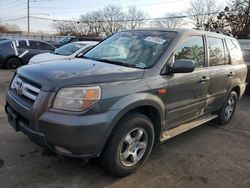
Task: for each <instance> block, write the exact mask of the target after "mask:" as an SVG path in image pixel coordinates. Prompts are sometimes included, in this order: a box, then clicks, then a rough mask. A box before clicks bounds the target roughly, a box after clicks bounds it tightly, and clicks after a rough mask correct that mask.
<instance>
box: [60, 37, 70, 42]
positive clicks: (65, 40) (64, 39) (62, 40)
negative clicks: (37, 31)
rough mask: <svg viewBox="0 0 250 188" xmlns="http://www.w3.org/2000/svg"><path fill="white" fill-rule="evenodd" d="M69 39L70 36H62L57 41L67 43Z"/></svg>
mask: <svg viewBox="0 0 250 188" xmlns="http://www.w3.org/2000/svg"><path fill="white" fill-rule="evenodd" d="M70 39H71V38H70V37H63V38H62V39H60V40H59V41H58V42H59V43H68V42H70Z"/></svg>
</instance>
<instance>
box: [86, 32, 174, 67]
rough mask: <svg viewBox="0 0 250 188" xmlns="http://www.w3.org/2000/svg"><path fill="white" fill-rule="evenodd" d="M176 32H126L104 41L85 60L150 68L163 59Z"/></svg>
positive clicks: (87, 54)
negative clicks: (162, 56)
mask: <svg viewBox="0 0 250 188" xmlns="http://www.w3.org/2000/svg"><path fill="white" fill-rule="evenodd" d="M175 36H176V33H175V32H167V31H150V30H149V31H125V32H119V33H117V34H115V35H113V36H111V37H110V38H108V39H107V40H105V41H103V42H102V43H100V44H99V45H97V46H96V47H94V48H93V49H91V50H90V51H89V52H87V53H86V54H85V55H84V58H88V59H93V60H96V61H103V62H107V63H113V64H118V65H123V66H129V67H137V68H143V69H145V68H150V67H152V66H153V65H154V64H155V63H156V61H157V60H158V59H159V58H160V57H161V55H162V54H163V52H164V51H165V50H166V48H167V47H168V45H169V44H170V42H171V40H172V39H173V38H174V37H175Z"/></svg>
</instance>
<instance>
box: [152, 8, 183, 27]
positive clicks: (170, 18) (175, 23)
mask: <svg viewBox="0 0 250 188" xmlns="http://www.w3.org/2000/svg"><path fill="white" fill-rule="evenodd" d="M154 25H155V27H160V28H179V27H182V26H183V25H185V22H184V20H183V17H182V13H177V12H176V13H166V14H165V15H164V18H163V19H159V20H157V21H155V23H154Z"/></svg>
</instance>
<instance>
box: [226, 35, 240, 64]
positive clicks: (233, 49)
mask: <svg viewBox="0 0 250 188" xmlns="http://www.w3.org/2000/svg"><path fill="white" fill-rule="evenodd" d="M225 41H226V44H227V48H228V51H229V54H230V61H231V64H242V63H243V56H242V52H241V49H240V45H239V43H238V41H237V40H235V39H226V40H225Z"/></svg>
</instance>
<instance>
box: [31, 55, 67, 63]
mask: <svg viewBox="0 0 250 188" xmlns="http://www.w3.org/2000/svg"><path fill="white" fill-rule="evenodd" d="M69 58H70V56H64V55H57V54H53V53H43V54H39V55H36V56H34V57H32V58H31V59H30V62H31V64H36V63H42V62H47V61H54V60H62V59H69Z"/></svg>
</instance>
